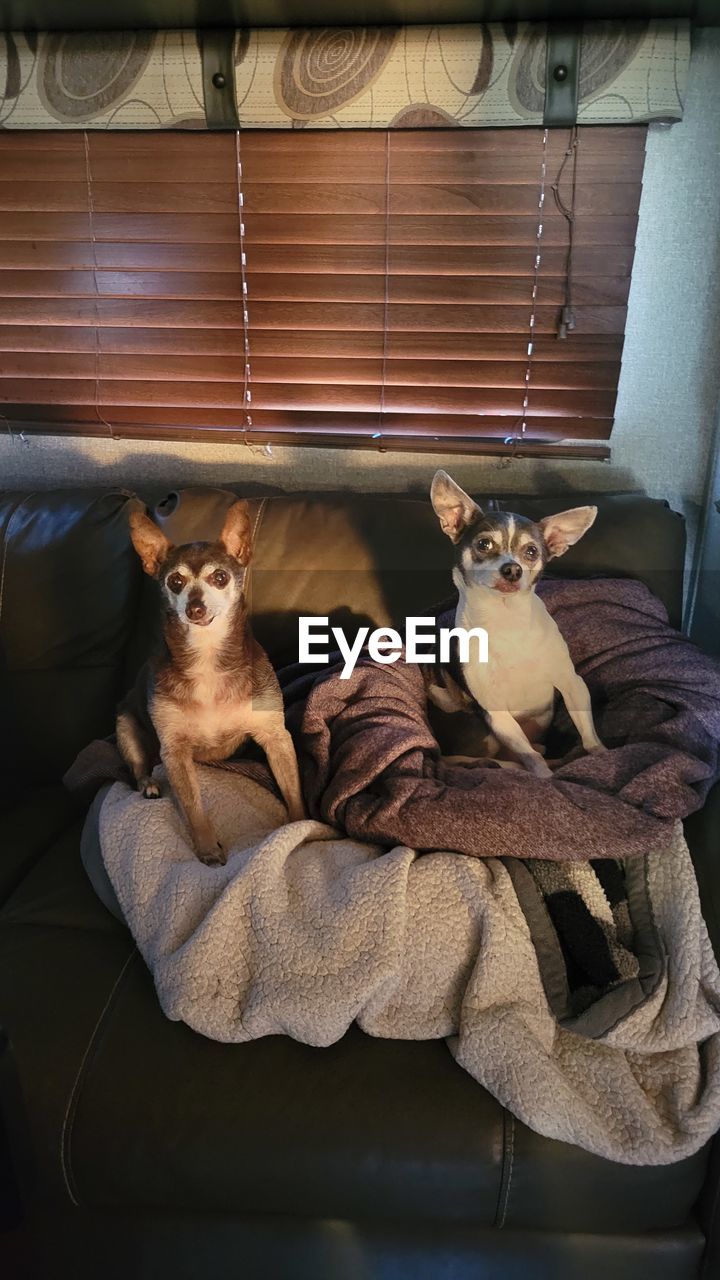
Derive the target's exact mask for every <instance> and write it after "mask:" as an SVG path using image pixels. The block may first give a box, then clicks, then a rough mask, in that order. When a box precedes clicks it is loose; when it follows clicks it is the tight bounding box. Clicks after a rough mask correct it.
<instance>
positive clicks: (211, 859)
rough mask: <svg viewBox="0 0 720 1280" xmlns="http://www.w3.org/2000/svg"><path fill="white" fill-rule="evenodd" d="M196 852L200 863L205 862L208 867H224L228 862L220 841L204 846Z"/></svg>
mask: <svg viewBox="0 0 720 1280" xmlns="http://www.w3.org/2000/svg"><path fill="white" fill-rule="evenodd" d="M195 852H196V855H197V857H198V858H199V860H200V862H203V863H204V864H205V866H206V867H224V866H225V863H226V862H227V853H226V852H225V850H224V849H223V847H222V845H221V843H220V841H219V840H214V841H212V842H211V843H208V844H207V845H203V846H202V848H198V849H196V850H195Z"/></svg>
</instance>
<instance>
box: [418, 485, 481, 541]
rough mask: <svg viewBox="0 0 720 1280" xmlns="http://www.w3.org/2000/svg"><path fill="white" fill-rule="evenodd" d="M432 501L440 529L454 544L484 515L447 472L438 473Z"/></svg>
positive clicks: (431, 497) (431, 488) (431, 487)
mask: <svg viewBox="0 0 720 1280" xmlns="http://www.w3.org/2000/svg"><path fill="white" fill-rule="evenodd" d="M430 501H431V502H432V504H433V509H434V511H435V515H436V516H437V518H438V520H439V521H440V528H441V529H442V531H443V533H446V534H447V536H448V538H451V539H452V541H453V542H458V541H459V540H460V538H461V537H462V535H463V533H464V532H465V530H466V529H467V527H468V525H470V524H472V523H473V522H474V521H475V520H477V518H478V516H481V515H482V511H481V510H480V508H479V506H478V505H477V503H476V502H473V500H472V498H470V497H469V496H468V494H467V493H465V490H464V489H461V488H460V485H459V484H456V483H455V481H454V480H453V479H451V477H450V476H449V475H448V473H447V471H436V472H435V475H434V476H433V482H432V485H431V486H430Z"/></svg>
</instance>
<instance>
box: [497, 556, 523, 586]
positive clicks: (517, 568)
mask: <svg viewBox="0 0 720 1280" xmlns="http://www.w3.org/2000/svg"><path fill="white" fill-rule="evenodd" d="M500 575H501V577H503V578H504V579H505V581H506V582H517V580H518V578H521V577H522V566H521V565H519V564H517V563H516V562H515V561H514V560H508V561H507V562H506V563H505V564H504V565H503V566H502V568H501V570H500Z"/></svg>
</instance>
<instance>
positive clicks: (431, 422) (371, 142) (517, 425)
mask: <svg viewBox="0 0 720 1280" xmlns="http://www.w3.org/2000/svg"><path fill="white" fill-rule="evenodd" d="M575 142H577V145H573V144H574V143H575ZM644 145H645V129H644V127H634V126H627V127H617V126H614V127H610V128H604V127H586V128H580V129H579V130H577V133H576V134H573V132H572V131H568V130H549V131H544V130H542V129H498V130H493V129H484V130H466V129H457V130H447V131H445V130H418V131H408V132H404V131H400V130H398V131H392V130H390V131H374V132H345V131H342V130H337V131H334V132H332V133H321V132H314V131H307V132H293V131H287V132H286V131H280V132H269V131H262V132H260V131H259V132H243V133H241V134H238V135H235V134H232V133H222V134H205V133H203V134H193V133H163V132H157V133H132V134H128V133H97V132H96V133H89V134H87V135H86V134H83V133H76V132H65V131H58V132H57V133H49V132H46V133H19V132H18V133H10V132H5V133H0V296H1V297H2V303H1V312H0V368H1V369H2V375H3V377H2V383H1V384H0V385H1V387H2V391H1V395H2V401H3V403H2V404H1V405H0V412H1V413H2V414H3V415H4V418H5V423H6V426H7V427H8V428H9V429H10V430H13V431H18V432H20V431H40V432H53V433H56V432H67V433H68V434H78V433H80V434H90V435H102V434H108V435H112V436H116V437H145V438H156V439H157V438H160V439H162V438H165V439H177V438H183V439H191V440H198V439H226V438H230V439H237V440H239V441H243V440H244V441H248V442H252V443H255V442H257V443H263V444H264V443H273V442H278V443H282V444H332V445H338V444H340V445H353V446H365V447H372V448H383V449H385V448H387V449H413V450H415V449H420V450H422V449H428V450H432V451H437V452H477V453H500V454H504V453H510V452H512V453H520V454H524V455H526V456H533V455H534V456H543V455H553V456H554V455H556V454H560V455H568V454H571V455H574V456H577V455H583V456H591V457H606V456H607V454H608V448H607V443H606V442H607V441H608V439H609V437H610V432H611V428H612V422H613V412H614V407H615V399H616V393H617V385H618V377H619V372H620V360H621V354H622V345H623V333H624V326H625V317H626V305H627V298H628V290H629V284H630V271H631V266H632V258H633V251H634V242H635V230H636V224H637V211H638V204H639V198H640V189H641V181H642V166H643V157H644ZM554 187H555V188H556V191H555V190H554V189H553V188H554ZM556 194H557V197H558V198H557V200H556ZM563 210H564V212H563ZM570 248H571V249H572V252H571V253H570V252H569V250H570ZM568 267H570V271H569V273H568ZM566 306H569V307H570V312H569V313H568V312H565V316H566V319H567V318H570V320H571V322H572V321H574V328H572V329H571V330H570V331H569V332H568V334H567V337H564V338H563V337H559V336H558V333H559V330H560V326H561V323H562V317H563V308H564V307H566Z"/></svg>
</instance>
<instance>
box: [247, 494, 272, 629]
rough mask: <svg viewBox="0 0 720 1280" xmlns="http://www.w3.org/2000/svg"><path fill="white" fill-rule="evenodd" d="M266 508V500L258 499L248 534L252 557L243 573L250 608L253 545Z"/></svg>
mask: <svg viewBox="0 0 720 1280" xmlns="http://www.w3.org/2000/svg"><path fill="white" fill-rule="evenodd" d="M266 506H267V498H261V499H260V501H259V503H258V509H257V511H256V513H255V520H254V521H253V527H252V530H251V533H250V543H251V546H252V556H251V559H250V564H249V565H248V567H247V569H246V571H245V576H246V580H247V583H248V587H249V588H250V590H249V595H250V603H251V607H252V588H253V577H254V574H253V566H254V562H255V543H256V539H257V535H258V534H259V532H260V524H261V522H262V518H263V515H264V514H265V507H266Z"/></svg>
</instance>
